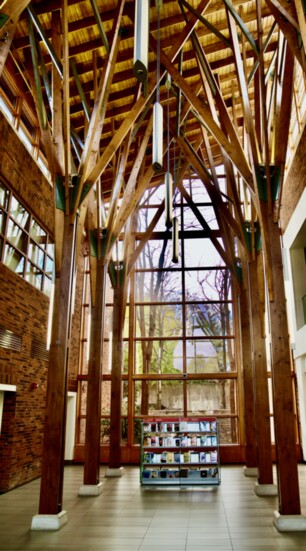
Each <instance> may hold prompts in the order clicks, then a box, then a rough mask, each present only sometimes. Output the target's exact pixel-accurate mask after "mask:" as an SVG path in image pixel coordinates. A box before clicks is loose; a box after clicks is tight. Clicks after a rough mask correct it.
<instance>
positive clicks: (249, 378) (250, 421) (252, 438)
mask: <svg viewBox="0 0 306 551" xmlns="http://www.w3.org/2000/svg"><path fill="white" fill-rule="evenodd" d="M242 273H243V283H242V287H241V292H240V326H241V345H242V375H243V390H244V421H245V444H246V448H245V460H246V467H247V469H252V468H255V467H257V444H256V423H255V407H254V386H253V371H252V346H251V320H250V310H249V296H248V275H247V262H246V261H243V272H242Z"/></svg>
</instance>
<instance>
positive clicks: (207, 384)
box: [187, 379, 237, 415]
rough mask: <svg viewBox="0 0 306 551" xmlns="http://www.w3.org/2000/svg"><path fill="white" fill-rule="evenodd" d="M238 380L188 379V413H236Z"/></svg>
mask: <svg viewBox="0 0 306 551" xmlns="http://www.w3.org/2000/svg"><path fill="white" fill-rule="evenodd" d="M236 409H237V408H236V380H234V379H215V380H214V379H209V380H205V381H187V413H188V415H218V414H219V415H220V414H223V415H224V414H236V413H237V411H236Z"/></svg>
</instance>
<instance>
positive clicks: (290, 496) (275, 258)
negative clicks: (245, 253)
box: [265, 213, 301, 515]
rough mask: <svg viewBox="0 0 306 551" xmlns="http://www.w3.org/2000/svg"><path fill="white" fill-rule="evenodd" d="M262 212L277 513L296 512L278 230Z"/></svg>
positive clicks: (296, 486) (290, 391)
mask: <svg viewBox="0 0 306 551" xmlns="http://www.w3.org/2000/svg"><path fill="white" fill-rule="evenodd" d="M265 215H266V216H267V218H268V223H267V228H268V231H269V233H270V236H271V239H270V244H271V246H270V248H269V250H268V251H267V255H270V258H271V271H272V278H273V291H274V295H273V297H272V300H271V297H270V300H269V314H270V315H269V319H270V332H271V361H272V365H271V371H272V387H273V411H274V426H275V447H276V457H277V478H278V492H279V513H280V514H281V515H300V514H301V506H300V493H299V481H298V467H297V458H296V454H295V453H292V450H295V446H296V436H295V419H294V406H293V389H292V374H291V362H290V348H289V337H288V335H289V331H288V323H287V307H286V297H285V287H284V273H283V260H282V251H281V241H280V230H279V227H278V224H275V223H274V222H273V220H272V216H269V215H268V214H267V213H265ZM288 480H290V484H288Z"/></svg>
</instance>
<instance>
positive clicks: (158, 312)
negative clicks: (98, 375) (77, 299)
mask: <svg viewBox="0 0 306 551" xmlns="http://www.w3.org/2000/svg"><path fill="white" fill-rule="evenodd" d="M184 185H185V189H186V190H187V192H188V195H190V196H191V198H192V201H193V204H194V205H195V207H196V209H194V208H193V209H191V208H190V207H189V205H188V203H187V202H186V200H185V199H183V198H182V196H181V195H180V194H179V193H177V194H176V196H175V215H176V216H177V217H178V218H179V222H180V232H179V244H180V246H179V249H180V253H179V261H178V263H177V264H175V263H173V262H172V242H171V232H169V231H166V229H165V222H164V218H163V216H162V217H161V218H160V220H159V222H158V224H157V226H156V227H155V230H154V232H153V234H151V237H150V239H149V240H148V241H147V243H146V245H145V247H144V248H143V250H142V252H141V254H140V256H139V258H138V261H137V264H136V265H135V268H134V272H133V273H132V275H131V281H130V285H129V289H130V290H129V298H128V305H127V309H126V316H125V325H124V334H123V342H124V352H123V362H122V445H126V444H127V445H134V444H138V443H139V426H140V419H141V418H142V417H143V416H166V415H169V416H171V415H178V416H193V417H194V416H203V415H215V416H217V417H218V419H219V426H220V433H221V436H222V438H221V441H222V443H223V444H235V443H239V430H238V427H239V424H238V418H239V417H238V414H239V412H238V405H237V404H238V400H237V386H238V370H237V365H236V357H235V331H234V308H233V303H234V302H233V295H232V293H233V291H232V274H231V271H230V270H229V269H228V267H227V266H226V265H225V263H224V261H223V259H222V258H221V256H220V254H219V253H218V252H217V249H216V247H215V246H214V245H213V243H212V239H211V238H213V240H214V241H215V243H217V242H218V243H220V245H222V246H223V243H222V240H221V233H220V231H219V227H218V223H217V220H216V216H215V212H214V209H213V206H212V204H211V201H210V198H209V196H208V195H207V193H206V191H205V188H204V186H203V184H202V182H200V181H199V180H192V181H186V182H185V183H184ZM220 185H221V186H222V181H220ZM224 191H225V189H224ZM163 197H164V189H163V186H160V187H159V188H156V189H152V190H150V191H148V192H147V193H146V194H145V196H144V198H143V200H142V204H141V206H140V207H139V210H138V212H137V217H138V228H137V236H138V238H139V239H141V236H142V233H143V232H145V231H146V230H147V228H148V226H149V224H150V222H151V220H152V218H153V217H154V215H155V213H156V211H157V210H158V208H159V207H160V204H161V201H162V200H163ZM197 212H199V213H200V214H201V216H198V217H197V214H196V213H197ZM201 217H202V218H201ZM203 218H204V219H205V221H206V224H207V225H205V224H204V227H203V223H202V221H201V220H202V219H203ZM199 220H200V221H199ZM88 277H89V274H88V273H87V272H86V275H85V279H86V281H87V282H89V281H88ZM84 288H87V289H88V285H87V286H86V285H85V287H84ZM87 295H88V292H87ZM87 295H86V296H84V308H83V313H84V322H83V327H84V333H83V338H82V350H83V352H82V358H83V364H82V369H81V373H80V377H79V379H80V382H79V384H80V394H81V401H80V403H81V406H80V411H79V431H78V435H77V441H78V442H79V443H80V444H83V443H84V442H85V423H86V407H85V406H86V394H87V367H86V365H87V354H86V352H85V350H84V346H85V347H86V349H87V347H88V331H87V329H88V321H86V319H85V318H86V316H87V317H88V310H89V309H88V305H89V302H90V299H89V298H88V296H87ZM112 312H113V293H112V291H111V289H110V288H109V290H108V291H107V297H106V314H105V323H104V330H105V333H104V334H105V342H104V348H103V362H102V363H103V380H102V404H101V405H102V407H101V428H102V434H101V443H102V444H107V443H108V441H109V416H110V396H111V368H112V364H111V360H112V347H113V333H112Z"/></svg>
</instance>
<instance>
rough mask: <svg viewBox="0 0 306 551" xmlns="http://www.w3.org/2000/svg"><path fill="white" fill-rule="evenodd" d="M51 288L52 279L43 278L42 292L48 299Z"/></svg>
mask: <svg viewBox="0 0 306 551" xmlns="http://www.w3.org/2000/svg"><path fill="white" fill-rule="evenodd" d="M51 287H52V279H49V278H48V277H46V276H45V278H44V289H43V290H44V293H45V295H47V296H48V297H49V296H50V295H51Z"/></svg>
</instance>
